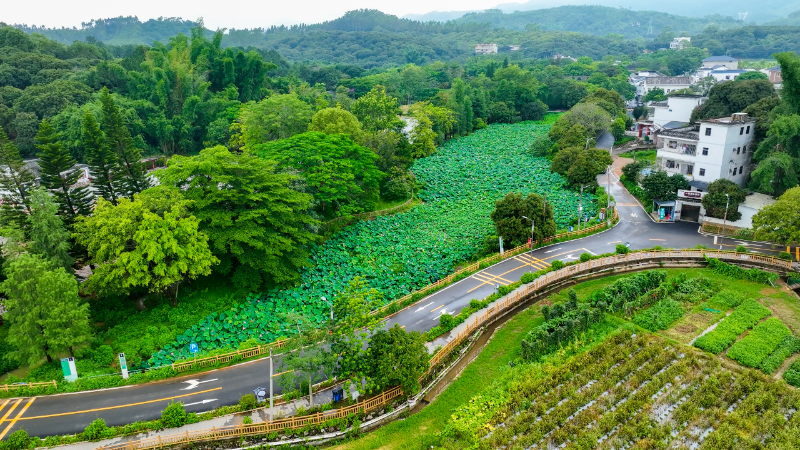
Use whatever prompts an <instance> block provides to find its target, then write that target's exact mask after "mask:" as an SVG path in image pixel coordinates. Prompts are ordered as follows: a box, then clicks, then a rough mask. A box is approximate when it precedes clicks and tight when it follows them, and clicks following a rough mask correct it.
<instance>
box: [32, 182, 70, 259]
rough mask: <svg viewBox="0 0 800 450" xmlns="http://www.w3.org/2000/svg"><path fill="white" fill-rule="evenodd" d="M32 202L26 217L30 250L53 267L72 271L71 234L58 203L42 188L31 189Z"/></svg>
mask: <svg viewBox="0 0 800 450" xmlns="http://www.w3.org/2000/svg"><path fill="white" fill-rule="evenodd" d="M30 204H31V213H30V215H28V217H27V218H26V220H27V222H28V236H29V237H30V242H28V248H29V250H30V252H31V253H34V254H37V255H39V256H41V257H42V258H44V259H45V260H47V261H49V262H50V263H51V264H52V266H53V267H63V268H64V270H66V271H67V273H72V263H73V262H74V261H73V259H72V257H71V256H69V249H70V236H69V232H68V231H67V229H66V228H65V227H64V222H62V220H61V218H60V217H59V216H58V205H57V204H56V203H55V202H54V201H53V199H52V198H51V197H50V194H49V193H47V191H45V190H44V189H42V188H38V189H34V190H32V191H31V195H30Z"/></svg>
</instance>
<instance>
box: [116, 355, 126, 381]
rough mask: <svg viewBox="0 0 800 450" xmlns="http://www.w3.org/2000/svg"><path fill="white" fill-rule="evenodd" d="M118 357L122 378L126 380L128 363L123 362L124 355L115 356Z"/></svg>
mask: <svg viewBox="0 0 800 450" xmlns="http://www.w3.org/2000/svg"><path fill="white" fill-rule="evenodd" d="M117 356H118V357H119V368H120V369H121V370H122V378H124V379H126V380H127V379H128V363H127V362H126V361H125V353H120V354H119V355H117Z"/></svg>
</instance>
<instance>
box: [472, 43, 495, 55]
mask: <svg viewBox="0 0 800 450" xmlns="http://www.w3.org/2000/svg"><path fill="white" fill-rule="evenodd" d="M492 53H497V44H477V45H475V54H476V55H489V54H492Z"/></svg>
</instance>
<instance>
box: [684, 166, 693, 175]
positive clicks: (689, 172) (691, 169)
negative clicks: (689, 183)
mask: <svg viewBox="0 0 800 450" xmlns="http://www.w3.org/2000/svg"><path fill="white" fill-rule="evenodd" d="M692 172H694V166H693V165H691V164H689V165H688V166H686V175H691V174H692Z"/></svg>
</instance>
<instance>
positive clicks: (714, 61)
mask: <svg viewBox="0 0 800 450" xmlns="http://www.w3.org/2000/svg"><path fill="white" fill-rule="evenodd" d="M714 66H725V67H727V68H729V69H738V68H739V58H734V57H733V56H709V57H708V58H706V59H704V60H703V67H714Z"/></svg>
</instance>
